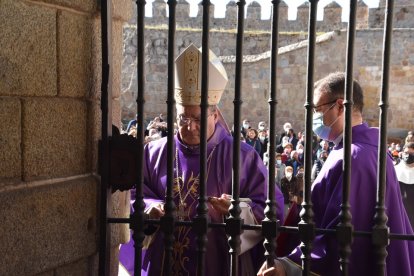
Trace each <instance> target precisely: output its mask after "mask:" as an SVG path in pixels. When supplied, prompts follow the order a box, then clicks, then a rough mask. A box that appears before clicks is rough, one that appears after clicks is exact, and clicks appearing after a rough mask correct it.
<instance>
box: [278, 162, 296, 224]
mask: <svg viewBox="0 0 414 276" xmlns="http://www.w3.org/2000/svg"><path fill="white" fill-rule="evenodd" d="M297 186H298V183H297V178H296V176H295V175H294V174H293V168H292V167H291V166H286V168H285V176H284V177H283V178H282V179H281V180H280V189H281V190H282V194H283V198H284V203H285V217H286V215H287V213H288V212H289V207H290V204H291V202H292V199H293V196H294V191H296V190H297Z"/></svg>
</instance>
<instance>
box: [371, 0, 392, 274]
mask: <svg viewBox="0 0 414 276" xmlns="http://www.w3.org/2000/svg"><path fill="white" fill-rule="evenodd" d="M393 10H394V1H393V0H388V1H387V4H386V8H385V26H384V42H383V49H384V50H383V59H382V88H381V99H380V103H379V107H380V121H379V123H380V138H379V147H378V160H379V162H378V167H377V199H376V206H375V216H374V222H375V225H374V228H373V236H372V239H373V244H374V247H375V255H376V258H377V265H376V275H386V269H385V265H386V264H385V259H386V257H387V250H386V247H387V245H388V243H389V240H388V234H389V228H388V227H387V220H388V217H387V214H386V212H385V202H384V201H385V184H386V176H387V175H386V169H387V128H388V126H387V119H388V105H389V104H388V83H389V73H390V54H391V39H392V17H393Z"/></svg>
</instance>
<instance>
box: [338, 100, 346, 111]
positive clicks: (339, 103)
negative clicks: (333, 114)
mask: <svg viewBox="0 0 414 276" xmlns="http://www.w3.org/2000/svg"><path fill="white" fill-rule="evenodd" d="M336 103H337V104H338V110H339V113H340V114H342V113H343V112H344V111H345V107H344V100H343V99H338V100H337V101H336Z"/></svg>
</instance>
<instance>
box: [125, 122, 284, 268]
mask: <svg viewBox="0 0 414 276" xmlns="http://www.w3.org/2000/svg"><path fill="white" fill-rule="evenodd" d="M232 141H233V138H232V137H231V136H230V135H229V134H228V132H227V131H226V130H225V129H224V128H223V127H222V126H221V125H220V124H217V125H216V129H215V132H214V134H213V136H212V137H211V138H210V139H209V141H208V144H207V155H208V158H207V185H206V196H207V197H208V196H215V197H220V196H221V195H222V194H223V193H225V194H231V190H232V189H231V183H232V156H233V154H232V152H233V142H232ZM175 146H176V149H177V152H174V154H175V157H174V186H173V198H174V201H175V205H176V208H177V210H180V205H181V206H182V205H183V204H181V203H180V201H181V202H183V203H185V208H184V212H182V211H183V210H181V211H179V212H178V215H179V216H181V217H183V218H184V220H191V219H192V218H193V217H194V216H195V215H196V206H197V203H198V201H197V199H198V191H199V180H198V176H199V172H200V170H199V163H200V161H199V158H200V157H199V156H200V155H199V149H191V148H189V147H187V146H185V145H184V144H183V143H182V142H181V141H180V139H179V138H178V136H175ZM144 154H145V155H144V162H145V164H144V165H145V166H144V200H145V203H146V206H147V207H148V206H150V205H151V204H152V203H154V202H162V201H164V199H165V192H166V185H167V140H166V138H163V139H161V140H158V141H155V142H152V143H150V144H148V146H146V148H145V152H144ZM176 157H178V162H176V161H177V159H176ZM240 163H241V166H240V197H241V198H250V199H251V200H252V202H251V203H250V206H251V208H252V211H253V213H254V215H255V217H256V219H257V220H258V222H259V223H260V221H261V220H262V219H263V217H264V214H263V211H264V207H265V200H266V195H267V188H266V183H267V169H266V167H265V166H264V164H263V161H262V160H261V159H260V157H259V155H258V154H257V153H256V151H255V150H254V149H253V148H252V147H250V146H248V145H247V144H245V143H241V145H240ZM177 165H178V171H177ZM276 201H277V205H278V212H277V213H278V219H280V220H282V221H283V195H282V193H281V192H280V190H279V189H278V188H277V187H276ZM208 214H209V216H210V219H211V222H222V217H221V216H219V215H217V214H216V213H215V211H213V210H212V209H211V206H210V205H209V213H208ZM174 235H175V241H174V246H173V247H174V252H173V273H172V275H196V271H197V251H196V250H197V245H196V242H195V238H196V235H195V233H194V231H193V230H192V229H191V228H189V227H177V228H176V229H175V231H174ZM207 238H208V242H207V248H206V249H207V251H206V262H205V264H206V266H205V271H206V275H229V273H230V271H229V267H230V265H229V263H230V257H229V253H228V252H229V246H228V242H227V236H226V234H225V230H224V229H223V228H212V229H209V231H208V234H207ZM259 246H261V245H259ZM163 254H164V241H163V234H162V233H161V231H158V232H157V233H156V234H155V238H154V241H153V243H152V244H151V245H150V246H149V248H148V249H147V250H143V257H142V271H141V274H142V275H157V276H158V275H161V273H162V268H163ZM133 259H134V255H133V242H132V241H130V243H129V244H127V245H123V246H122V247H121V252H120V262H121V263H122V264H123V265H124V266H125V267H126V268H127V269H128V270H129V271H130V272H132V271H133ZM240 267H241V268H242V267H243V265H242V264H241V265H240ZM240 272H241V275H243V271H240Z"/></svg>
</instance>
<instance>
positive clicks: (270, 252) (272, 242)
mask: <svg viewBox="0 0 414 276" xmlns="http://www.w3.org/2000/svg"><path fill="white" fill-rule="evenodd" d="M272 4H273V9H272V38H271V43H272V45H271V57H270V95H269V101H268V103H269V125H270V130H269V136H268V137H269V143H268V145H269V151H268V152H269V185H268V194H267V200H266V209H265V211H264V212H265V219H264V220H263V221H262V225H263V236H264V237H265V241H264V243H263V246H264V247H265V250H266V252H265V257H266V261H267V266H268V267H271V266H273V265H274V259H275V257H276V256H275V252H276V251H275V249H276V236H277V226H278V225H277V218H276V200H275V186H276V177H275V169H276V106H277V99H276V93H277V82H276V75H277V56H278V50H279V47H278V40H279V4H280V0H272Z"/></svg>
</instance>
